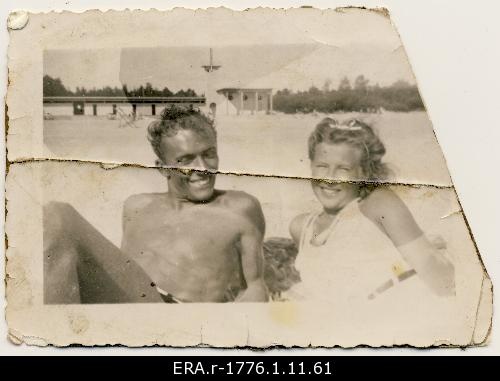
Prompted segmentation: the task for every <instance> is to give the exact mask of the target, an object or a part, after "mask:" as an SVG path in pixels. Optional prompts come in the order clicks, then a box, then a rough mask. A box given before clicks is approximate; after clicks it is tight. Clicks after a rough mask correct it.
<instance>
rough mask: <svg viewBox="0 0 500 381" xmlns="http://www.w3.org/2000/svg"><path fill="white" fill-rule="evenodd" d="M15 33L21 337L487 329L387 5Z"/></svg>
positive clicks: (469, 245)
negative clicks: (380, 8)
mask: <svg viewBox="0 0 500 381" xmlns="http://www.w3.org/2000/svg"><path fill="white" fill-rule="evenodd" d="M34 36H36V37H34ZM10 39H11V41H10V46H9V89H8V96H7V107H8V134H7V148H8V153H7V158H8V162H9V169H8V176H7V185H6V188H7V211H8V213H7V221H6V234H7V239H8V250H7V310H6V315H7V321H8V325H9V334H10V339H11V340H12V341H13V342H15V343H27V344H30V345H56V346H67V345H71V344H81V345H87V346H90V345H114V344H122V345H128V346H150V345H165V346H200V345H205V346H214V347H256V348H268V347H272V346H286V347H293V346H297V347H309V346H312V347H333V346H341V347H354V346H359V345H368V346H373V347H380V346H395V345H409V346H415V347H431V346H444V347H446V346H460V347H464V346H472V345H483V344H485V343H487V338H488V335H489V332H490V329H491V316H492V285H491V281H490V279H489V277H488V274H487V272H486V269H485V268H484V265H483V263H482V261H481V258H480V256H479V253H478V251H477V247H476V245H475V243H474V241H473V238H472V235H471V232H470V229H469V227H468V224H467V222H466V219H465V216H464V214H463V211H462V209H461V207H460V203H459V200H458V198H457V194H456V192H455V189H454V186H453V183H452V181H451V179H450V176H449V173H448V170H447V167H446V163H445V160H444V157H443V155H442V152H441V149H440V147H439V144H438V142H437V140H436V138H435V135H434V133H433V128H432V125H431V123H430V121H429V118H428V116H427V113H426V111H425V107H424V104H423V101H422V99H421V98H420V94H419V92H418V88H417V85H416V81H415V78H414V76H413V73H412V71H411V67H410V65H409V63H408V59H407V56H406V53H405V51H404V48H403V46H402V45H401V41H400V39H399V37H398V34H397V32H396V30H395V28H394V26H393V25H392V24H391V22H390V19H389V15H388V13H387V12H386V11H385V10H365V9H354V8H346V9H337V10H327V11H320V10H316V9H289V10H286V11H284V10H272V9H254V10H248V11H245V12H236V11H232V10H229V9H224V8H219V9H209V10H197V11H193V10H186V9H175V10H173V11H168V12H160V11H109V12H104V13H103V12H98V11H88V12H84V13H81V14H75V13H69V12H63V13H54V12H53V13H47V14H27V13H22V12H20V13H18V14H17V15H13V16H12V17H11V22H10Z"/></svg>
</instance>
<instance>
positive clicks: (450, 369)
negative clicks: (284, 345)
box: [0, 348, 498, 380]
mask: <svg viewBox="0 0 500 381" xmlns="http://www.w3.org/2000/svg"><path fill="white" fill-rule="evenodd" d="M89 351H92V349H90V348H89ZM159 351H161V350H159ZM290 352H293V350H290ZM353 352H354V351H345V353H346V354H351V353H353ZM415 352H416V353H417V354H422V355H425V354H426V351H425V350H421V351H415ZM445 352H446V350H443V352H439V353H436V354H437V356H412V357H398V356H394V357H386V356H371V357H357V356H352V357H351V356H336V357H329V356H300V357H299V356H267V355H265V354H261V355H254V356H206V357H205V356H174V357H161V356H159V357H145V356H144V357H143V356H139V357H108V356H100V357H97V356H95V357H93V356H90V357H72V356H67V357H22V358H20V357H18V358H14V357H4V358H0V361H2V362H4V363H5V365H6V366H8V367H9V368H10V369H18V370H21V369H22V370H28V369H33V370H34V371H36V372H37V376H39V375H40V374H43V373H47V374H48V375H54V376H56V375H63V376H64V375H66V376H68V375H69V374H71V375H73V374H75V375H76V373H77V374H78V377H86V376H89V377H92V378H94V377H96V376H99V377H103V376H109V377H112V378H111V379H116V377H117V376H120V375H122V374H123V375H127V376H129V377H134V378H141V379H144V378H146V377H155V378H156V377H158V375H160V376H161V377H162V378H164V377H167V378H170V377H180V378H184V377H186V376H188V377H192V376H195V377H201V378H211V377H214V378H215V377H217V378H219V377H224V376H231V377H245V376H252V377H254V376H260V377H263V376H268V377H273V378H276V377H280V376H281V377H287V378H288V377H290V376H293V377H296V378H302V379H306V378H309V377H323V378H324V377H328V378H329V379H332V380H333V379H334V378H335V379H343V378H347V377H348V378H349V379H352V377H361V376H368V377H370V379H371V378H373V377H383V378H384V379H407V378H408V377H409V376H410V377H411V378H414V377H425V378H429V379H437V378H442V379H448V380H449V379H450V377H454V376H455V375H457V377H458V375H460V376H461V378H463V377H467V376H470V377H477V376H478V374H487V373H488V368H491V370H492V371H494V370H495V369H496V367H497V365H498V360H497V358H495V357H468V356H460V357H446V356H444V355H443V354H444V353H445ZM101 353H103V352H102V351H101ZM136 353H137V352H136ZM139 353H140V351H139ZM221 353H224V351H221ZM427 353H428V354H430V352H427ZM61 354H71V351H68V352H66V353H65V350H63V349H61ZM464 354H465V353H464ZM61 365H63V366H64V367H66V370H63V369H62V367H61ZM68 370H69V372H70V373H68ZM65 378H67V377H65Z"/></svg>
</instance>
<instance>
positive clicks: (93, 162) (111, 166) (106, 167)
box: [7, 158, 454, 189]
mask: <svg viewBox="0 0 500 381" xmlns="http://www.w3.org/2000/svg"><path fill="white" fill-rule="evenodd" d="M31 163H68V164H69V163H73V164H82V165H83V164H91V165H99V166H100V167H101V168H102V169H104V170H113V169H116V168H121V167H125V168H130V167H132V168H139V169H156V170H171V171H178V172H180V173H181V174H184V175H186V176H189V175H190V174H191V173H193V172H198V173H202V174H210V175H223V176H252V177H263V178H277V179H290V180H307V181H318V182H324V183H329V184H345V183H348V184H362V185H363V184H364V185H373V186H379V185H387V186H410V187H417V188H418V187H431V188H437V189H452V188H454V185H453V184H452V183H451V182H450V184H449V185H442V184H441V185H440V184H428V183H419V182H404V181H389V180H377V179H370V180H368V179H355V180H353V179H341V178H338V179H330V178H320V177H309V176H293V175H277V174H266V173H248V172H236V171H222V170H210V169H198V168H189V167H182V166H167V165H162V166H158V165H145V164H139V163H113V162H104V161H96V160H81V159H61V158H29V159H28V158H22V159H16V160H12V161H7V165H8V166H10V165H12V164H31Z"/></svg>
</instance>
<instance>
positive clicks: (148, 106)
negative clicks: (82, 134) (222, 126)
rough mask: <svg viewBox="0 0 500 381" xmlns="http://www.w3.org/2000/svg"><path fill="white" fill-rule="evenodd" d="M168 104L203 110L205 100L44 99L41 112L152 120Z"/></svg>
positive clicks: (177, 98)
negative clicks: (139, 117)
mask: <svg viewBox="0 0 500 381" xmlns="http://www.w3.org/2000/svg"><path fill="white" fill-rule="evenodd" d="M171 104H175V105H185V106H193V107H203V106H205V97H93V96H88V97H87V96H66V97H43V112H44V114H49V115H52V116H62V115H94V116H99V115H110V114H111V115H116V114H117V113H118V110H120V113H125V114H131V115H132V114H133V115H137V116H139V115H144V116H155V115H160V114H161V112H162V111H163V110H164V109H165V107H168V106H169V105H171Z"/></svg>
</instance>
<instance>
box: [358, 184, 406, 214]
mask: <svg viewBox="0 0 500 381" xmlns="http://www.w3.org/2000/svg"><path fill="white" fill-rule="evenodd" d="M360 210H361V212H362V213H363V214H364V215H365V216H366V217H368V218H370V219H379V218H385V217H387V216H388V217H390V216H394V215H398V214H400V213H401V212H403V211H407V208H406V205H405V204H404V203H403V201H402V200H401V199H400V198H399V196H398V195H397V194H396V193H394V191H393V190H391V189H390V188H388V187H386V186H379V187H377V188H376V189H375V190H374V191H372V192H371V193H370V194H369V195H368V196H367V197H366V198H365V199H363V201H361V203H360Z"/></svg>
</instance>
